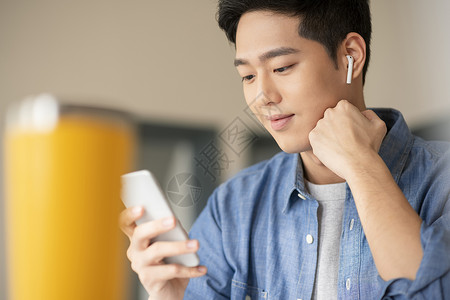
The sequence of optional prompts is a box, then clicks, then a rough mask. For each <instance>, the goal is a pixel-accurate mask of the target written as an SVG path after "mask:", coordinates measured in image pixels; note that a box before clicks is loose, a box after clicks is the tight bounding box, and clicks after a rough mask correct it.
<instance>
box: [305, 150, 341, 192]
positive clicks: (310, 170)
mask: <svg viewBox="0 0 450 300" xmlns="http://www.w3.org/2000/svg"><path fill="white" fill-rule="evenodd" d="M300 156H301V158H302V161H303V174H304V177H305V179H306V180H308V181H309V182H312V183H315V184H331V183H339V182H345V180H344V179H343V178H341V177H339V176H337V175H336V174H335V173H333V172H332V171H331V170H330V169H328V168H327V167H326V166H325V165H324V164H322V162H321V161H320V160H319V159H318V158H317V156H315V155H314V154H313V152H312V150H309V151H305V152H301V153H300Z"/></svg>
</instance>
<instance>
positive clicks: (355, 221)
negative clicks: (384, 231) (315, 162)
mask: <svg viewBox="0 0 450 300" xmlns="http://www.w3.org/2000/svg"><path fill="white" fill-rule="evenodd" d="M361 242H362V227H361V222H360V219H359V217H358V212H357V210H356V206H355V202H354V199H353V196H352V194H351V192H350V189H349V188H348V185H347V196H346V199H345V209H344V216H343V220H342V233H341V243H340V254H339V274H338V299H360V297H359V295H360V292H359V289H360V286H359V277H360V276H359V273H360V269H361Z"/></svg>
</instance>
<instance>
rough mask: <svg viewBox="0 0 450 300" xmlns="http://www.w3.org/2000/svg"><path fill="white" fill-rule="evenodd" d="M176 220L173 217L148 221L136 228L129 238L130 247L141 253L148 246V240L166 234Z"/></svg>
mask: <svg viewBox="0 0 450 300" xmlns="http://www.w3.org/2000/svg"><path fill="white" fill-rule="evenodd" d="M175 224H176V220H175V218H174V217H173V216H171V217H168V218H161V219H158V220H154V221H150V222H147V223H144V224H141V225H139V226H137V227H136V228H135V229H134V233H133V236H132V237H131V247H132V248H134V249H136V250H138V251H142V250H145V249H146V248H147V247H148V246H149V245H150V240H151V239H153V238H155V237H157V236H158V235H160V234H162V233H164V232H168V231H170V230H172V229H173V228H174V227H175Z"/></svg>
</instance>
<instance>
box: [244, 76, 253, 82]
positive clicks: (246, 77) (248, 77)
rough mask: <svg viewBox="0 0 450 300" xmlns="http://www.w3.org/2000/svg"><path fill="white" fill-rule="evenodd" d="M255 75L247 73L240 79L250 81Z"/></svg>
mask: <svg viewBox="0 0 450 300" xmlns="http://www.w3.org/2000/svg"><path fill="white" fill-rule="evenodd" d="M254 77H255V75H247V76H244V77H242V81H250V80H252V79H253V78H254Z"/></svg>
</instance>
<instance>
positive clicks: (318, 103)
mask: <svg viewBox="0 0 450 300" xmlns="http://www.w3.org/2000/svg"><path fill="white" fill-rule="evenodd" d="M299 22H300V21H299V19H298V18H297V17H288V16H284V15H280V14H274V13H272V12H267V11H254V12H249V13H246V14H244V15H243V16H242V17H241V19H240V21H239V24H238V28H237V33H236V61H235V65H236V66H237V69H238V72H239V74H240V76H241V77H243V78H244V79H243V89H244V96H245V99H246V101H247V104H248V105H249V106H250V108H251V110H252V111H253V113H254V114H255V115H256V116H257V117H258V119H259V120H260V122H261V123H262V124H263V125H264V127H265V128H266V129H267V130H268V131H269V132H270V134H271V135H272V136H273V137H274V138H275V140H276V142H277V143H278V145H279V146H280V148H281V149H282V150H283V151H285V152H288V153H299V152H303V151H307V150H310V149H311V146H310V144H309V139H308V134H309V132H310V131H311V130H312V129H313V128H314V127H315V126H316V123H317V121H318V120H319V119H321V118H322V117H323V113H324V111H325V110H326V109H327V108H329V107H334V106H335V105H336V104H337V102H338V101H339V100H341V99H345V96H346V93H347V90H348V87H346V70H343V67H342V66H341V67H340V68H339V70H337V69H336V67H335V63H334V61H333V60H332V59H331V58H330V57H329V55H328V54H327V52H326V50H325V48H324V47H323V46H322V44H320V43H318V42H315V41H311V40H308V39H305V38H302V37H300V36H299V34H298V26H299ZM344 57H345V55H344Z"/></svg>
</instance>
